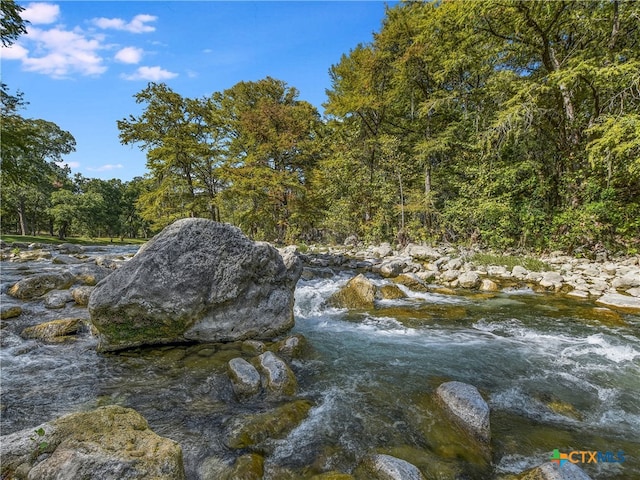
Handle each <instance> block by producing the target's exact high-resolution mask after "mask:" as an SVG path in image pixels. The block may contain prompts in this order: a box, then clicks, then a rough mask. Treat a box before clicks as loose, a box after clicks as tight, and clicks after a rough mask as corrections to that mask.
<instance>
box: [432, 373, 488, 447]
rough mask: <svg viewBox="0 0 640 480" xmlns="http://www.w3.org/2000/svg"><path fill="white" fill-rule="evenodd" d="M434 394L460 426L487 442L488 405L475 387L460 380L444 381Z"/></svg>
mask: <svg viewBox="0 0 640 480" xmlns="http://www.w3.org/2000/svg"><path fill="white" fill-rule="evenodd" d="M436 395H437V397H438V398H439V399H440V400H441V401H442V403H443V404H444V406H445V407H446V408H447V410H448V411H449V412H450V413H451V414H453V416H454V417H455V418H456V419H457V420H459V423H460V424H461V426H463V427H464V428H466V429H467V430H468V431H469V432H471V433H472V434H473V436H474V437H476V438H478V439H479V440H481V441H483V442H489V439H490V438H491V430H490V423H489V406H488V405H487V402H485V401H484V399H483V398H482V396H481V395H480V392H478V389H477V388H476V387H474V386H473V385H469V384H466V383H462V382H446V383H443V384H442V385H440V386H439V387H438V389H437V390H436Z"/></svg>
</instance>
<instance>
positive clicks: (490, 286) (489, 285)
mask: <svg viewBox="0 0 640 480" xmlns="http://www.w3.org/2000/svg"><path fill="white" fill-rule="evenodd" d="M480 290H482V291H483V292H497V291H498V290H500V287H499V286H498V284H497V283H496V282H494V281H493V280H489V279H488V278H483V279H482V281H481V282H480Z"/></svg>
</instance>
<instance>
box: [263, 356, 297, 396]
mask: <svg viewBox="0 0 640 480" xmlns="http://www.w3.org/2000/svg"><path fill="white" fill-rule="evenodd" d="M256 364H257V369H258V370H259V371H260V373H261V376H262V386H263V388H264V389H265V390H266V391H267V392H268V393H269V394H270V395H272V396H275V397H280V396H291V395H293V394H294V393H295V392H296V389H297V388H298V382H297V381H296V377H295V375H294V374H293V371H291V369H290V368H289V366H288V365H287V364H286V363H285V362H284V360H282V359H281V358H280V357H278V356H277V355H276V354H275V353H273V352H270V351H267V352H264V353H263V354H262V355H259V356H258V357H257V358H256Z"/></svg>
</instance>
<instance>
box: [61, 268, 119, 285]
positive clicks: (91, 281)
mask: <svg viewBox="0 0 640 480" xmlns="http://www.w3.org/2000/svg"><path fill="white" fill-rule="evenodd" d="M70 272H71V274H72V275H74V276H75V278H76V281H77V282H80V283H82V284H84V285H89V286H93V285H96V284H97V283H98V282H100V281H102V280H104V279H105V278H107V277H108V276H109V274H110V273H111V272H112V270H109V269H108V268H105V267H101V266H99V265H94V264H82V265H77V266H74V267H71V270H70Z"/></svg>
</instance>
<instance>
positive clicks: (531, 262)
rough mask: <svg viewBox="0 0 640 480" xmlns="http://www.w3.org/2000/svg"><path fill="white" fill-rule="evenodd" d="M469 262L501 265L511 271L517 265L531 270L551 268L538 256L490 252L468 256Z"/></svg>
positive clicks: (543, 270)
mask: <svg viewBox="0 0 640 480" xmlns="http://www.w3.org/2000/svg"><path fill="white" fill-rule="evenodd" d="M469 261H470V262H473V263H475V264H476V265H502V266H504V267H506V268H507V270H509V271H511V270H512V269H513V267H515V266H516V265H519V266H521V267H524V268H526V269H527V270H529V271H531V272H547V271H550V270H552V269H551V266H550V265H549V264H547V263H546V262H543V261H542V260H540V259H538V258H532V257H526V256H525V257H520V256H514V255H493V254H490V253H476V254H474V255H472V256H471V257H470V258H469Z"/></svg>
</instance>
